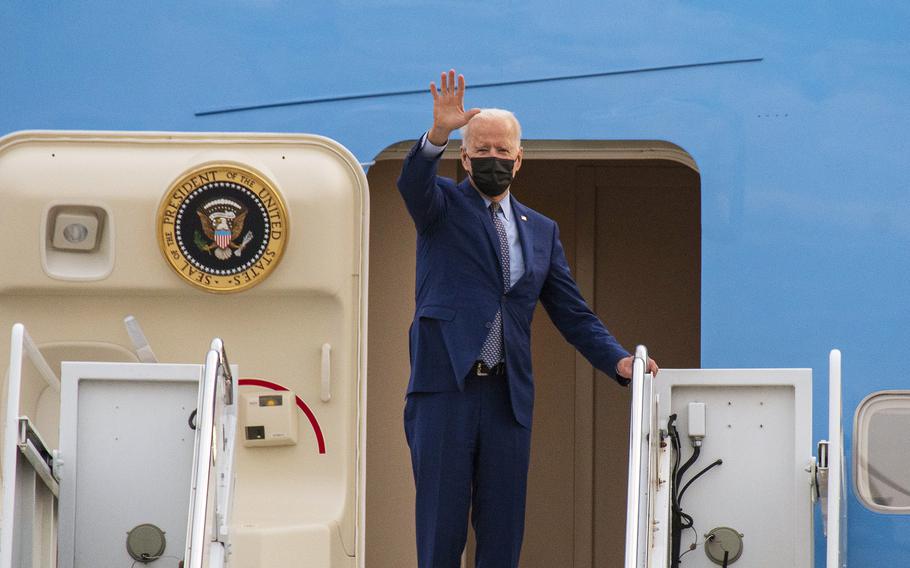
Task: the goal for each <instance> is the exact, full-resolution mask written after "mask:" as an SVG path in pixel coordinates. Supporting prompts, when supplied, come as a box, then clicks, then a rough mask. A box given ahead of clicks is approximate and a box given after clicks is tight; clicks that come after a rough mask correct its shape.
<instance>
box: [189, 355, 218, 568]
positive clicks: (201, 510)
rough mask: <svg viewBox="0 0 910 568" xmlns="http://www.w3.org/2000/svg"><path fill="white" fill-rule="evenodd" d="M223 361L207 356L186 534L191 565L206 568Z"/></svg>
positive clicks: (191, 566) (197, 416)
mask: <svg viewBox="0 0 910 568" xmlns="http://www.w3.org/2000/svg"><path fill="white" fill-rule="evenodd" d="M220 360H221V358H220V355H219V353H218V352H217V351H215V350H210V351H209V352H208V354H207V355H206V357H205V372H204V374H203V377H202V388H201V389H200V391H199V392H200V396H199V406H198V410H197V414H196V455H195V457H194V458H193V485H192V489H191V493H190V495H191V497H190V522H189V524H188V525H187V535H186V555H185V558H186V565H187V568H202V560H203V553H204V548H205V536H206V530H205V523H206V517H207V513H208V510H207V509H208V507H207V505H208V495H209V479H210V473H211V467H212V462H213V459H214V448H215V442H214V437H215V404H216V392H217V390H218V389H217V388H216V387H217V380H218V366H219V362H220Z"/></svg>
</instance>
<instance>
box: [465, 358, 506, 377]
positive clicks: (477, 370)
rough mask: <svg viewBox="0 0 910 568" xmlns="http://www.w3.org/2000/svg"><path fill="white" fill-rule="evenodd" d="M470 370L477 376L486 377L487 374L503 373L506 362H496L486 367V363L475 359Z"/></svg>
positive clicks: (504, 372)
mask: <svg viewBox="0 0 910 568" xmlns="http://www.w3.org/2000/svg"><path fill="white" fill-rule="evenodd" d="M471 372H472V373H474V374H475V375H477V376H478V377H486V376H487V375H505V374H506V364H505V363H496V364H495V365H493V366H492V367H488V366H487V364H486V363H484V362H483V361H475V362H474V364H473V365H471Z"/></svg>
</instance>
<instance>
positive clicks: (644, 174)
mask: <svg viewBox="0 0 910 568" xmlns="http://www.w3.org/2000/svg"><path fill="white" fill-rule="evenodd" d="M411 144H412V142H401V143H398V144H394V145H392V146H390V147H389V148H387V149H386V150H384V151H383V152H382V153H381V154H380V155H379V156H378V157H377V159H376V162H375V164H374V165H373V166H372V167H371V168H370V170H369V172H368V175H367V178H368V180H369V184H370V247H371V250H370V299H369V300H370V301H369V306H370V313H369V321H370V335H369V368H368V376H369V381H368V385H369V386H368V389H369V392H368V399H367V400H368V414H367V415H368V427H367V432H368V434H367V497H366V498H367V504H366V506H367V518H366V526H367V535H366V565H367V566H368V568H385V567H392V566H395V567H398V566H415V565H416V560H415V546H414V515H413V511H414V502H413V500H414V486H413V478H412V476H411V466H410V457H409V454H408V449H407V444H406V442H405V439H404V433H403V427H402V409H403V406H404V392H405V387H406V386H407V378H408V345H407V331H408V326H409V324H410V321H411V318H412V316H413V308H414V265H415V243H416V236H415V233H414V228H413V225H412V223H411V220H410V218H409V217H408V214H407V211H406V210H405V207H404V204H403V202H402V200H401V197H400V196H399V194H398V191H397V189H396V188H395V180H396V179H397V177H398V173H399V171H400V169H401V163H402V160H403V159H404V156H405V154H406V153H407V151H408V149H409V148H410V146H411ZM523 144H524V152H525V153H524V163H523V165H522V169H521V172H519V174H518V176H517V177H516V179H515V182H514V183H513V186H512V191H513V192H514V193H515V195H516V196H517V197H518V198H519V199H520V200H521V202H522V203H524V204H525V205H527V206H529V207H531V208H533V209H535V210H537V211H539V212H541V213H543V214H544V215H546V216H548V217H550V218H552V219H554V220H555V221H556V222H557V223H559V227H560V234H561V238H562V243H563V245H564V247H565V251H566V257H567V258H568V261H569V264H570V265H571V267H572V271H573V274H574V275H575V278H576V280H577V281H578V284H579V287H580V288H581V290H582V293H583V294H584V296H585V298H586V299H587V300H588V302H589V304H590V305H591V306H592V308H593V309H594V311H595V312H596V313H597V314H598V315H599V316H600V317H601V318H602V319H603V320H604V322H605V323H606V324H607V327H608V328H609V329H610V330H611V331H612V332H613V333H614V334H615V335H616V337H617V338H618V339H619V340H620V341H621V342H622V343H623V344H624V345H625V346H626V348H627V349H629V350H630V351H631V350H633V349H634V347H635V345H636V344H638V343H643V344H646V345H647V346H648V348H649V350H650V352H651V353H652V354H653V355H654V357H655V358H656V359H657V360H658V361H659V363H660V364H661V365H662V366H664V367H680V368H695V367H699V366H700V362H701V354H700V342H701V184H700V176H699V173H698V169H697V166H696V165H695V162H694V160H693V159H692V158H691V157H690V156H689V154H687V153H686V152H685V151H684V150H683V149H681V148H679V147H678V146H675V145H673V144H670V143H667V142H656V141H644V142H638V141H636V142H625V141H546V140H530V141H524V142H523ZM459 150H460V147H459V145H458V143H457V142H456V141H453V142H451V143H450V144H449V147H448V149H447V150H446V152H445V154H444V155H443V158H442V162H441V163H440V168H439V173H440V175H443V176H447V177H452V178H456V179H462V178H463V177H464V175H465V174H464V171H463V170H462V169H461V164H460V161H459V159H458V157H459ZM538 311H539V313H536V314H535V318H534V323H533V328H532V338H533V339H532V342H533V343H532V350H533V365H534V376H535V385H536V402H535V416H534V426H533V443H532V450H531V472H530V477H529V482H528V507H527V522H526V528H525V540H524V546H523V548H522V561H521V566H522V567H523V568H544V567H546V568H551V567H553V566H566V567H573V568H582V567H593V566H618V565H621V563H622V560H623V557H622V555H623V541H624V536H625V535H624V532H625V510H626V509H625V495H626V487H625V485H626V469H627V466H626V462H627V459H628V455H627V454H628V436H629V433H628V423H629V391H628V390H627V389H623V388H622V387H619V386H618V385H616V384H615V383H614V382H613V381H612V380H610V379H609V378H607V377H605V376H602V375H601V373H599V372H595V371H594V369H593V368H592V367H591V366H590V365H589V364H588V362H587V361H586V360H585V359H584V358H583V357H581V355H579V354H577V353H576V352H575V350H574V349H573V348H572V347H571V346H570V345H569V344H567V343H566V342H565V341H564V340H563V339H562V337H561V336H560V335H559V332H558V331H557V330H556V328H555V327H554V326H553V325H552V323H551V322H550V320H549V318H548V317H547V316H546V313H545V312H544V310H543V309H542V307H541V306H538ZM472 553H473V546H472V544H471V543H470V542H469V546H468V554H467V556H468V557H469V558H470V557H471V555H472ZM467 565H468V566H473V562H472V561H470V560H469V562H468V564H467Z"/></svg>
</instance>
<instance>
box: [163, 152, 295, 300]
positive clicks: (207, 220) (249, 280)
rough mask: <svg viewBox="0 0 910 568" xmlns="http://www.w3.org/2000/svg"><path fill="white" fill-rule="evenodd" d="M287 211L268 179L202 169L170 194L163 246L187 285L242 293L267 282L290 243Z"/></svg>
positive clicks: (227, 168) (236, 169)
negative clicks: (288, 241) (264, 281)
mask: <svg viewBox="0 0 910 568" xmlns="http://www.w3.org/2000/svg"><path fill="white" fill-rule="evenodd" d="M287 234H288V225H287V209H286V208H285V206H284V201H282V199H281V195H280V194H279V193H278V191H277V190H276V189H275V186H274V185H273V184H271V183H270V182H269V181H268V180H267V179H266V178H265V177H264V176H262V175H261V174H258V173H256V172H254V171H252V170H250V169H247V168H243V167H240V166H235V165H224V164H217V165H209V166H204V167H199V168H197V169H195V170H193V171H191V172H189V173H187V174H186V175H184V176H182V177H180V178H179V179H178V180H177V181H175V182H174V183H173V184H172V185H171V187H170V188H169V189H168V191H167V194H166V195H165V196H164V199H163V200H162V202H161V206H160V207H159V208H158V244H159V246H160V247H161V251H162V252H163V253H164V257H165V258H166V259H167V261H168V263H169V264H170V265H171V268H173V269H174V270H175V271H176V272H177V274H179V275H180V276H181V277H182V278H183V279H184V280H186V281H187V282H189V283H190V284H193V285H194V286H198V287H199V288H202V289H204V290H208V291H210V292H238V291H240V290H245V289H247V288H249V287H251V286H255V285H256V284H258V283H259V282H261V281H262V280H264V279H265V278H266V277H267V276H268V275H269V273H270V272H271V271H272V270H274V269H275V267H276V266H277V265H278V261H279V260H281V253H282V252H283V251H284V246H285V243H286V242H287Z"/></svg>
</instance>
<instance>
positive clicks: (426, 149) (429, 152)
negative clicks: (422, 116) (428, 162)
mask: <svg viewBox="0 0 910 568" xmlns="http://www.w3.org/2000/svg"><path fill="white" fill-rule="evenodd" d="M429 134H430V133H429V132H424V133H423V137H421V139H420V153H421V155H423V157H425V158H438V157H439V156H441V155H442V153H443V151H444V150H445V149H446V146H448V145H449V143H448V142H446V143H445V144H443V145H442V146H437V145H436V144H433V143H432V142H430V138H429Z"/></svg>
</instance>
